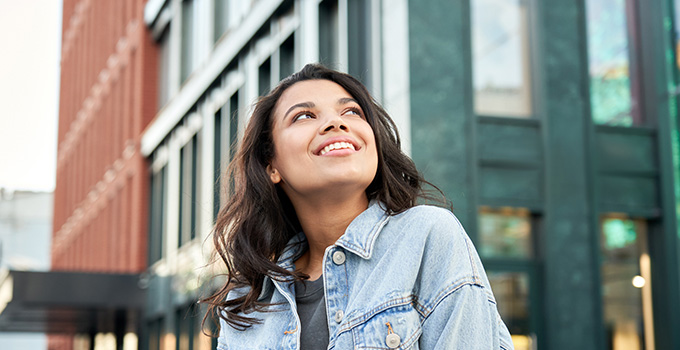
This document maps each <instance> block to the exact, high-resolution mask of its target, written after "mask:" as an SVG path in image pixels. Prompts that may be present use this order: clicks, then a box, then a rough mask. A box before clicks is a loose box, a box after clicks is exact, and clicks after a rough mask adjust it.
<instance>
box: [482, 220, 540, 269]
mask: <svg viewBox="0 0 680 350" xmlns="http://www.w3.org/2000/svg"><path fill="white" fill-rule="evenodd" d="M479 239H480V249H479V251H480V254H481V255H482V257H485V258H530V257H531V256H532V255H533V249H532V244H531V241H532V240H531V216H530V213H529V210H528V209H525V208H511V207H504V208H500V209H490V208H488V207H481V208H480V212H479Z"/></svg>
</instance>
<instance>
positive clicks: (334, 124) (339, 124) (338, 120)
mask: <svg viewBox="0 0 680 350" xmlns="http://www.w3.org/2000/svg"><path fill="white" fill-rule="evenodd" d="M333 129H336V131H349V127H348V126H347V123H345V121H344V120H343V119H342V117H340V116H338V115H334V116H332V117H330V118H328V119H327V121H326V123H324V124H323V126H322V130H321V133H322V134H325V133H327V132H329V131H331V130H333Z"/></svg>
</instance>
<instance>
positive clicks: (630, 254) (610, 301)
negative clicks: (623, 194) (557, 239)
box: [600, 214, 654, 350]
mask: <svg viewBox="0 0 680 350" xmlns="http://www.w3.org/2000/svg"><path fill="white" fill-rule="evenodd" d="M600 238H601V239H600V252H601V254H600V256H601V262H602V265H601V273H602V300H603V309H604V322H605V332H606V334H605V338H606V340H607V348H608V349H612V350H623V349H654V325H653V320H652V319H653V316H652V290H651V288H652V285H651V266H650V257H649V251H648V248H647V230H646V224H645V221H643V220H632V219H630V218H628V217H627V216H625V215H617V214H609V215H605V216H604V217H603V218H602V220H601V236H600Z"/></svg>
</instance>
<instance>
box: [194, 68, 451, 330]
mask: <svg viewBox="0 0 680 350" xmlns="http://www.w3.org/2000/svg"><path fill="white" fill-rule="evenodd" d="M320 79H323V80H329V81H332V82H335V83H336V84H338V85H340V86H341V87H343V88H344V89H345V90H346V91H347V92H348V93H349V94H350V95H351V96H352V97H353V98H354V99H355V100H356V101H357V102H358V103H359V106H361V109H362V110H363V111H364V114H365V117H366V120H367V122H368V124H369V125H370V126H371V128H372V129H373V133H374V135H375V143H376V148H377V151H378V169H377V173H376V175H375V178H374V179H373V181H372V182H371V184H370V185H369V186H368V188H367V189H366V195H367V197H368V199H369V200H371V199H376V200H378V201H380V202H382V203H383V205H384V207H385V208H386V209H387V212H388V213H389V214H397V213H400V212H403V211H404V210H406V209H408V208H411V207H413V206H415V205H416V201H417V200H418V198H420V197H426V198H432V197H430V196H428V195H427V194H426V193H425V192H424V191H423V190H422V184H429V183H427V182H426V181H425V180H424V179H423V178H422V176H421V175H420V173H418V171H417V170H416V167H415V164H414V163H413V161H412V160H411V159H410V158H409V157H408V156H407V155H405V154H404V153H403V152H402V151H401V141H400V139H399V134H398V132H397V128H396V125H395V124H394V121H392V119H391V118H390V116H389V115H388V114H387V112H385V110H384V109H383V108H382V107H381V106H380V105H379V104H378V103H377V102H376V101H375V100H374V99H373V98H372V97H371V95H370V93H369V92H368V90H367V89H366V87H364V85H363V84H361V82H359V81H358V80H356V79H355V78H353V77H352V76H350V75H348V74H345V73H341V72H337V71H334V70H331V69H328V68H326V67H323V66H321V65H318V64H308V65H306V66H305V67H304V68H302V70H301V71H299V72H297V73H295V74H293V75H291V76H289V77H287V78H285V79H284V80H282V81H281V82H280V83H279V85H278V86H276V87H275V88H274V89H273V90H272V91H271V92H269V93H268V94H267V95H266V96H264V97H262V98H260V99H259V100H258V101H257V103H256V104H255V109H254V111H253V114H252V116H251V118H250V120H249V122H248V125H247V127H246V129H245V133H244V135H243V139H242V140H241V143H240V147H239V148H238V151H237V153H236V155H235V157H234V159H233V160H232V162H231V163H230V164H229V167H228V170H227V174H226V176H227V179H228V180H229V181H226V182H227V183H228V185H227V192H228V198H229V199H228V201H227V203H226V205H225V206H224V207H223V208H222V209H221V210H220V212H219V214H218V216H217V222H216V223H215V228H214V230H213V241H214V244H215V248H216V252H217V254H218V255H219V257H220V260H222V262H223V263H224V264H225V265H226V269H227V282H226V283H225V284H224V285H223V286H222V287H221V288H220V289H219V290H217V291H216V292H215V293H214V294H212V295H211V296H209V297H207V298H205V299H203V300H202V302H205V303H207V304H209V305H210V309H209V313H208V316H212V317H213V320H217V319H218V318H222V319H224V320H225V321H226V322H227V324H229V325H230V326H231V327H234V328H236V329H245V328H247V327H249V326H251V325H252V324H254V323H259V322H260V320H258V319H255V318H252V317H247V316H246V314H248V313H249V312H251V311H256V310H257V311H263V310H264V311H266V309H267V306H269V305H270V304H267V303H262V302H259V301H258V297H259V296H260V294H261V292H262V288H263V280H264V277H265V276H269V277H270V278H272V279H276V280H284V279H286V278H290V277H293V278H294V279H296V280H300V279H305V278H308V276H306V275H304V274H301V273H297V272H290V271H288V270H285V269H283V268H281V267H279V266H278V265H276V261H277V260H278V259H279V257H280V256H281V254H282V252H283V250H284V248H285V246H286V244H287V243H288V241H289V240H290V239H291V238H292V237H293V236H295V235H296V234H297V233H298V232H300V230H301V229H300V224H299V222H298V219H297V216H296V215H295V211H294V209H293V206H292V204H291V203H290V200H289V199H288V197H287V196H286V194H285V193H284V192H283V190H282V189H281V188H280V187H279V186H277V185H275V184H274V183H272V181H271V180H270V177H269V174H268V173H267V171H266V168H267V165H269V164H270V162H271V160H272V159H273V157H274V143H273V139H272V127H273V122H272V115H273V112H274V108H275V107H276V104H277V102H278V100H279V98H280V97H281V95H282V94H283V92H284V91H285V90H286V89H288V88H289V87H291V86H292V85H294V84H295V83H298V82H301V81H305V80H320ZM430 185H431V184H430ZM434 188H435V189H436V187H434ZM437 191H438V190H437ZM439 193H440V194H441V191H439ZM442 198H443V195H442ZM239 287H248V288H249V291H248V293H247V294H246V295H244V296H241V297H239V298H235V299H232V300H227V294H228V292H229V291H230V290H232V289H234V288H239Z"/></svg>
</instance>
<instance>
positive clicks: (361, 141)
mask: <svg viewBox="0 0 680 350" xmlns="http://www.w3.org/2000/svg"><path fill="white" fill-rule="evenodd" d="M272 119H273V120H272V138H273V141H274V152H275V155H274V158H273V159H272V161H271V163H270V166H269V168H268V170H269V174H270V178H271V180H272V182H274V183H277V184H279V185H280V186H281V187H282V188H283V190H284V191H285V192H286V194H287V195H288V197H290V199H291V200H292V201H293V203H295V202H296V199H301V200H304V199H305V198H312V197H319V196H320V195H321V196H326V195H329V194H330V195H331V196H330V197H336V196H335V195H338V194H341V195H344V194H347V195H352V194H358V193H359V192H358V191H360V192H361V193H365V190H366V188H367V187H368V185H370V183H371V182H372V181H373V178H374V177H375V174H376V171H377V168H378V153H377V150H376V144H375V137H374V135H373V129H371V126H370V125H369V124H368V122H367V121H366V118H365V116H364V111H363V110H362V109H361V107H360V106H359V103H357V101H356V100H355V99H354V98H353V97H352V96H351V95H350V94H349V93H347V91H345V89H343V88H342V87H341V86H340V85H338V84H336V83H334V82H332V81H329V80H306V81H301V82H298V83H295V84H294V85H292V86H291V87H289V88H288V89H286V90H285V91H284V92H283V94H282V95H281V97H280V98H279V101H278V102H277V105H276V107H275V108H274V113H273V115H272Z"/></svg>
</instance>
